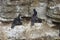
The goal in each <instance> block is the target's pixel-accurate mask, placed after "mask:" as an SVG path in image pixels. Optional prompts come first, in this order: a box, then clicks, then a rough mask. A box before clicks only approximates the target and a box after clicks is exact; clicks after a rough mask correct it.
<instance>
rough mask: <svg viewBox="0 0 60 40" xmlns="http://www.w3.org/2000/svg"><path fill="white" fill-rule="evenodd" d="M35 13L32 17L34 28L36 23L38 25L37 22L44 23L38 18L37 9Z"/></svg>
mask: <svg viewBox="0 0 60 40" xmlns="http://www.w3.org/2000/svg"><path fill="white" fill-rule="evenodd" d="M33 12H34V14H33V15H32V17H31V26H33V25H34V23H37V22H38V23H42V19H40V18H38V17H37V11H36V10H35V9H33Z"/></svg>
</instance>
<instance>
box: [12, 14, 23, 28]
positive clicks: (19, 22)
mask: <svg viewBox="0 0 60 40" xmlns="http://www.w3.org/2000/svg"><path fill="white" fill-rule="evenodd" d="M20 17H21V16H20V14H19V15H18V17H16V18H15V19H14V20H13V23H12V26H11V28H14V27H15V26H16V25H22V22H21V19H20Z"/></svg>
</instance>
